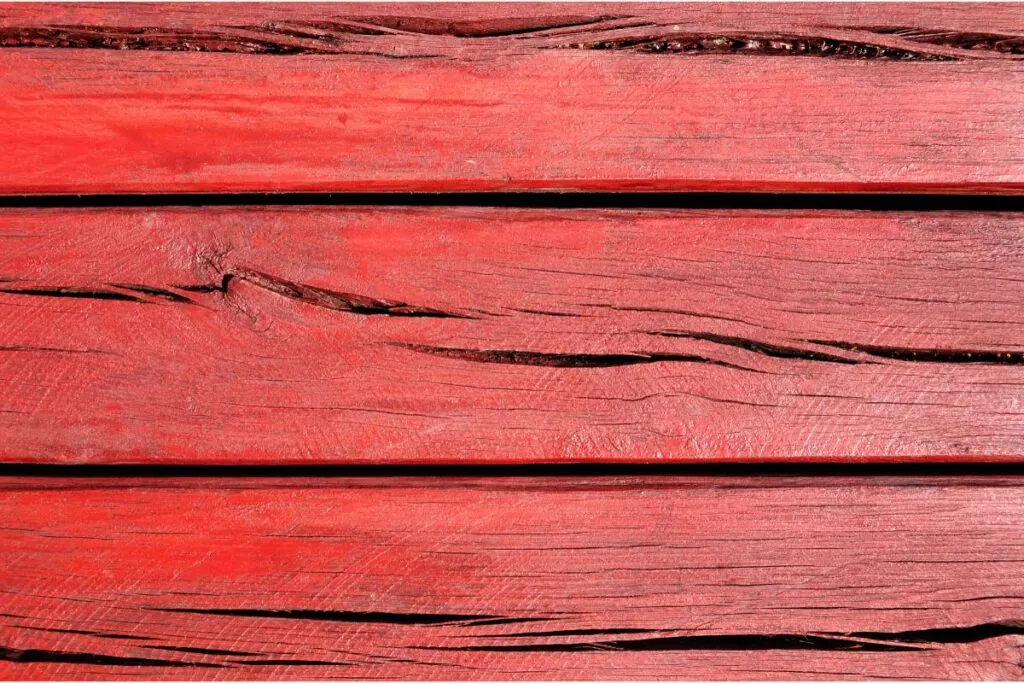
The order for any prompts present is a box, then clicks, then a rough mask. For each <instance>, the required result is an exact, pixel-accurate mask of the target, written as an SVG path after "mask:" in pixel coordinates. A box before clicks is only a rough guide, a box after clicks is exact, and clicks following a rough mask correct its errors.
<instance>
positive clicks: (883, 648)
mask: <svg viewBox="0 0 1024 683" xmlns="http://www.w3.org/2000/svg"><path fill="white" fill-rule="evenodd" d="M413 649H422V650H449V651H456V652H607V651H625V652H650V651H659V652H675V651H683V650H748V651H752V650H828V651H831V650H858V651H862V652H910V651H917V650H922V649H927V648H923V647H919V646H911V645H899V644H892V643H871V642H864V641H860V640H854V639H852V638H846V637H832V636H821V635H810V634H790V633H783V634H736V635H698V636H668V637H663V638H641V639H637V640H602V641H596V642H587V643H537V644H524V645H463V646H423V647H416V648H413Z"/></svg>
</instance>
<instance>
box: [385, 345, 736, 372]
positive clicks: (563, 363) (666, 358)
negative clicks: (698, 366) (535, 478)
mask: <svg viewBox="0 0 1024 683" xmlns="http://www.w3.org/2000/svg"><path fill="white" fill-rule="evenodd" d="M389 346H395V347H398V348H403V349H408V350H410V351H415V352H417V353H425V354H428V355H431V356H439V357H441V358H451V359H454V360H463V361H469V362H473V363H503V364H506V365H534V366H538V367H548V368H613V367H620V366H624V365H645V364H648V363H706V364H708V365H719V366H722V367H728V368H735V369H738V370H747V369H748V368H744V367H742V366H739V365H733V364H732V363H726V362H725V361H719V360H714V359H711V358H705V357H704V356H697V355H694V354H689V353H661V352H652V353H544V352H540V351H518V350H485V349H458V348H451V347H447V346H431V345H428V344H406V343H397V342H394V343H390V344H389Z"/></svg>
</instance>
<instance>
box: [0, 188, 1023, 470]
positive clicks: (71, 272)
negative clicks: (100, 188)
mask: <svg viewBox="0 0 1024 683" xmlns="http://www.w3.org/2000/svg"><path fill="white" fill-rule="evenodd" d="M1022 227H1024V226H1022V224H1021V218H1020V215H1019V214H1013V213H1006V214H985V213H948V212H933V213H893V212H884V213H868V212H841V211H804V212H801V211H796V212H794V211H789V212H786V211H612V210H607V211H605V210H573V211H553V210H512V209H497V208H436V207H435V208H395V207H384V208H373V207H369V208H359V207H350V208H336V207H333V208H332V207H327V208H325V207H291V208H273V207H263V208H251V209H245V208H229V207H221V208H214V207H200V208H178V209H173V208H166V209H96V210H38V209H24V210H21V209H19V210H8V211H5V212H3V213H2V214H0V278H2V279H3V281H2V282H0V383H2V386H3V391H2V392H0V429H2V431H3V434H4V439H3V441H2V445H0V456H2V457H0V459H2V460H3V461H7V462H60V463H83V462H91V463H106V462H120V463H125V462H143V463H145V462H164V463H193V464H194V463H228V464H238V463H260V462H262V463H314V462H349V463H354V462H364V463H365V462H393V463H444V462H463V463H466V462H470V463H499V462H554V461H567V460H570V461H585V460H592V461H597V460H602V461H660V460H663V459H670V460H676V461H692V460H720V461H723V460H724V461H739V460H748V461H750V460H777V459H783V460H787V459H788V460H813V459H840V460H841V459H849V460H872V459H874V460H901V459H907V458H911V459H914V458H918V459H951V458H957V459H964V460H969V459H973V460H1018V459H1019V458H1020V457H1021V455H1022V454H1024V449H1022V444H1024V419H1022V417H1024V408H1022V407H1021V403H1020V396H1021V391H1022V387H1024V367H1022V365H1024V321H1022V319H1021V316H1020V302H1021V301H1022V300H1024V230H1022Z"/></svg>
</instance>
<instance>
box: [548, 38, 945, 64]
mask: <svg viewBox="0 0 1024 683" xmlns="http://www.w3.org/2000/svg"><path fill="white" fill-rule="evenodd" d="M555 47H556V48H559V49H577V50H623V51H629V52H639V53H643V54H681V55H741V54H742V55H759V56H767V57H774V56H793V57H799V56H811V57H834V58H840V59H861V60H872V59H877V60H895V61H904V62H907V61H914V62H952V61H957V59H958V58H957V57H953V56H950V55H943V54H933V53H927V52H921V51H917V50H907V49H904V48H898V47H892V46H888V45H881V44H876V43H869V42H860V41H855V40H842V39H838V38H827V37H823V36H803V35H771V34H763V35H762V34H754V35H746V34H744V35H740V34H705V33H658V34H652V35H647V36H638V37H626V38H608V39H602V40H594V41H576V42H572V43H565V44H562V45H557V46H555Z"/></svg>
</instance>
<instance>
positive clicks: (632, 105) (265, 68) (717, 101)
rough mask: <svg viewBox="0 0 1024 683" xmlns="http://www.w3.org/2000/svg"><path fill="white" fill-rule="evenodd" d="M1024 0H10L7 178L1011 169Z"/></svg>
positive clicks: (3, 35)
mask: <svg viewBox="0 0 1024 683" xmlns="http://www.w3.org/2000/svg"><path fill="white" fill-rule="evenodd" d="M1022 10H1024V6H1022V5H1020V4H1003V5H992V4H988V5H985V4H978V5H969V6H963V7H957V6H954V5H916V4H915V5H909V6H899V5H895V6H894V5H885V4H879V5H858V6H847V5H832V4H818V5H815V4H806V5H792V4H789V5H774V4H772V5H764V4H751V5H748V6H744V7H735V8H733V7H730V8H715V7H703V6H699V5H695V6H690V5H655V6H649V5H648V6H645V5H631V4H619V5H516V6H511V5H493V6H480V5H473V4H464V5H442V6H437V7H430V6H425V5H422V4H419V5H352V6H347V5H346V6H341V5H334V6H330V5H328V6H323V5H319V6H317V5H314V6H302V5H300V6H298V7H287V8H286V7H282V6H266V5H264V6H258V5H257V6H253V5H235V6H231V7H224V6H212V5H200V6H194V7H185V6H181V5H178V6H173V5H152V6H148V7H143V6H132V5H126V6H115V7H96V6H66V5H53V4H34V5H25V6H18V5H6V6H3V7H0V119H2V120H3V121H4V126H3V129H2V131H0V146H2V148H3V150H4V163H3V165H2V168H0V193H96V192H107V193H109V192H184V191H192V192H234V191H299V190H310V191H326V190H337V191H359V190H416V191H435V190H448V191H453V190H491V189H516V190H522V189H559V190H565V189H586V190H626V189H632V190H637V189H643V190H655V189H657V190H708V189H712V190H759V191H763V190H770V191H805V190H810V191H850V190H872V191H955V192H1020V191H1021V190H1022V189H1024V163H1022V162H1024V159H1022V156H1021V151H1020V150H1021V149H1024V123H1022V122H1024V96H1022V95H1021V93H1022V92H1024V61H1022V59H1021V53H1022V51H1024V19H1022V17H1024V11H1022ZM175 51H178V52H175Z"/></svg>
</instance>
